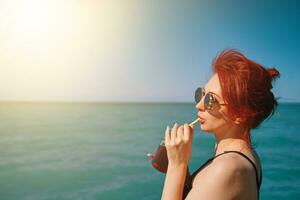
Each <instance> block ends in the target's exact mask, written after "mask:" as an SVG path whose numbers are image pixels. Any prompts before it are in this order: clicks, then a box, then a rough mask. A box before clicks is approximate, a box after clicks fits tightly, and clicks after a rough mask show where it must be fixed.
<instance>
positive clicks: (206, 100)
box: [204, 93, 212, 109]
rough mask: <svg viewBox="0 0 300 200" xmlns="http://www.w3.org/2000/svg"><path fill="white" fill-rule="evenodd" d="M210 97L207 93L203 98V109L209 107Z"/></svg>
mask: <svg viewBox="0 0 300 200" xmlns="http://www.w3.org/2000/svg"><path fill="white" fill-rule="evenodd" d="M211 99H212V96H211V94H209V93H208V94H207V95H206V96H205V98H204V108H205V109H211Z"/></svg>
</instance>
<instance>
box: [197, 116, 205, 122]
mask: <svg viewBox="0 0 300 200" xmlns="http://www.w3.org/2000/svg"><path fill="white" fill-rule="evenodd" d="M198 118H199V122H200V124H203V123H204V122H205V120H204V119H203V118H202V117H200V116H199V115H198Z"/></svg>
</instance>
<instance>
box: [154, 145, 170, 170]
mask: <svg viewBox="0 0 300 200" xmlns="http://www.w3.org/2000/svg"><path fill="white" fill-rule="evenodd" d="M152 166H153V167H154V168H155V169H157V170H158V171H160V172H162V173H167V169H168V155H167V149H166V146H165V140H162V141H161V143H160V145H159V146H158V148H157V150H156V152H155V156H154V158H153V159H152Z"/></svg>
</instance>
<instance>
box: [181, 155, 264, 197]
mask: <svg viewBox="0 0 300 200" xmlns="http://www.w3.org/2000/svg"><path fill="white" fill-rule="evenodd" d="M226 153H237V154H239V155H241V156H243V157H244V158H246V159H247V160H248V161H249V162H250V163H251V165H252V166H253V168H254V170H255V176H256V183H257V195H258V199H259V189H260V185H261V182H262V170H260V180H259V181H258V172H257V168H256V166H255V164H254V162H253V161H252V160H251V159H250V158H249V157H248V156H246V155H245V154H243V153H242V152H239V151H224V152H223V153H220V154H218V155H216V156H214V157H212V158H210V159H208V160H207V161H206V162H205V163H204V164H203V165H201V166H200V167H199V168H198V169H197V170H196V171H195V172H194V173H193V174H192V175H191V176H190V177H189V179H188V180H186V184H185V187H184V194H183V199H184V198H185V197H186V196H187V194H188V192H189V191H190V190H191V188H192V183H193V179H194V178H195V176H196V175H197V174H198V172H199V171H200V170H202V169H203V168H204V167H205V166H206V165H207V164H209V163H210V162H211V161H213V160H214V159H215V158H217V157H219V156H221V155H223V154H226Z"/></svg>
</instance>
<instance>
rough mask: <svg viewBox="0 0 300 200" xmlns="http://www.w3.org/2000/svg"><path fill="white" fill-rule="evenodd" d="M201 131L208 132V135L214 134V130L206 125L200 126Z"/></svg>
mask: <svg viewBox="0 0 300 200" xmlns="http://www.w3.org/2000/svg"><path fill="white" fill-rule="evenodd" d="M200 129H201V131H204V132H208V133H210V132H213V130H211V129H210V128H208V127H206V126H205V125H204V124H200Z"/></svg>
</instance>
